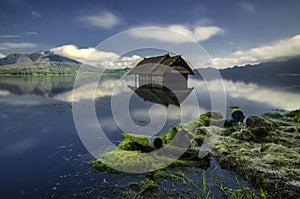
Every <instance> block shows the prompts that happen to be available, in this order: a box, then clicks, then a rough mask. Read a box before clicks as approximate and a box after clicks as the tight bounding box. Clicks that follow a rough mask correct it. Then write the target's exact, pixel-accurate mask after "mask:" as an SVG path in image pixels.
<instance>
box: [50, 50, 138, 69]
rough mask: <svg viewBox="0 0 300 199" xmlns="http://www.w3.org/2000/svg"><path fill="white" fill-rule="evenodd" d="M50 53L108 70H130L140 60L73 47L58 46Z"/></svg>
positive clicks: (134, 56) (136, 57) (133, 57)
mask: <svg viewBox="0 0 300 199" xmlns="http://www.w3.org/2000/svg"><path fill="white" fill-rule="evenodd" d="M51 51H53V52H54V53H55V54H58V55H63V56H66V57H69V58H72V59H75V60H77V61H80V62H82V63H85V64H88V65H91V66H95V67H101V68H108V69H116V68H127V67H130V68H131V67H133V66H134V65H135V64H136V63H137V62H138V61H139V60H140V59H141V57H139V56H137V55H133V56H130V57H120V56H119V55H118V54H116V53H114V52H105V51H99V50H97V49H96V48H78V47H77V46H75V45H64V46H60V47H56V48H52V49H51Z"/></svg>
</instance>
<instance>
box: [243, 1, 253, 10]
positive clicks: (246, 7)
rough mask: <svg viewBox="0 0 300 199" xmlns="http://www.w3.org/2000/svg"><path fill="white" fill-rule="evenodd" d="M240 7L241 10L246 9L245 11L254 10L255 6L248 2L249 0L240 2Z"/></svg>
mask: <svg viewBox="0 0 300 199" xmlns="http://www.w3.org/2000/svg"><path fill="white" fill-rule="evenodd" d="M240 7H241V9H242V10H243V11H246V12H254V11H255V7H254V6H253V5H252V4H250V3H249V2H241V3H240Z"/></svg>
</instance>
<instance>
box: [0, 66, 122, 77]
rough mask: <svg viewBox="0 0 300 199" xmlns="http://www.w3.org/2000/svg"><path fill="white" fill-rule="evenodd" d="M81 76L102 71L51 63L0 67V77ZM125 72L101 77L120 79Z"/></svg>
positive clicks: (106, 71) (120, 70)
mask: <svg viewBox="0 0 300 199" xmlns="http://www.w3.org/2000/svg"><path fill="white" fill-rule="evenodd" d="M79 69H80V72H81V74H88V75H93V74H95V73H96V74H99V73H102V72H103V69H99V68H95V67H92V66H88V65H81V64H74V63H69V62H51V63H46V64H45V65H42V64H40V65H30V66H24V67H22V68H19V67H0V76H45V75H76V74H77V72H78V71H79ZM125 73H126V70H123V69H118V70H105V71H104V72H103V74H102V75H103V76H107V77H121V76H122V75H124V74H125Z"/></svg>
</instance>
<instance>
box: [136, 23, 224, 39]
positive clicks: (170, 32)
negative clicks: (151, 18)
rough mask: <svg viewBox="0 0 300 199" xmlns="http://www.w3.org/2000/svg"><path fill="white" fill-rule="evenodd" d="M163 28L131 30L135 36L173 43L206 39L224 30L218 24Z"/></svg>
mask: <svg viewBox="0 0 300 199" xmlns="http://www.w3.org/2000/svg"><path fill="white" fill-rule="evenodd" d="M166 28H167V30H166V29H165V27H162V28H161V29H158V28H153V29H152V30H151V29H149V28H146V29H144V28H137V29H135V30H133V31H131V32H130V34H131V35H132V36H133V37H137V38H145V39H154V40H159V41H165V42H172V43H186V42H192V41H191V39H194V40H196V41H198V42H199V41H204V40H207V39H209V38H211V37H212V36H216V35H220V34H222V33H223V32H224V30H223V29H222V28H220V27H218V26H201V25H195V26H193V27H187V26H184V25H169V26H167V27H166ZM183 35H184V36H185V37H184V36H183Z"/></svg>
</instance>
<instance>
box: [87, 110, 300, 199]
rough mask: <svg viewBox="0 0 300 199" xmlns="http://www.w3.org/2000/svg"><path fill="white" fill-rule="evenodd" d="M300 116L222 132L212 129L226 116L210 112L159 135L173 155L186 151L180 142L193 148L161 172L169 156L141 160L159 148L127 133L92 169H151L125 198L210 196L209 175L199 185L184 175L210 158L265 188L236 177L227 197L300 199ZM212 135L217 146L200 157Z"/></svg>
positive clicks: (253, 120) (250, 121) (250, 122)
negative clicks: (182, 150)
mask: <svg viewBox="0 0 300 199" xmlns="http://www.w3.org/2000/svg"><path fill="white" fill-rule="evenodd" d="M299 113H300V111H299V110H295V111H290V112H281V113H280V115H278V114H277V113H276V114H274V115H272V114H265V115H264V116H263V117H259V116H250V117H248V118H247V121H246V124H242V125H238V126H235V125H231V126H228V127H224V128H219V127H214V126H208V125H209V124H212V123H214V124H221V123H224V120H223V117H222V115H220V114H217V112H208V113H205V114H203V115H201V116H200V117H199V118H198V119H197V120H195V121H192V122H189V123H187V124H183V125H181V126H177V127H173V128H171V129H170V130H169V132H168V133H167V134H165V135H162V136H160V138H161V139H162V140H163V143H164V147H166V146H168V147H169V148H168V150H169V151H167V152H170V153H172V152H176V150H180V149H181V146H180V143H177V142H178V141H179V140H180V141H183V142H185V141H187V142H189V144H190V148H189V149H187V150H186V151H185V152H184V154H183V155H182V156H181V157H180V158H179V159H178V160H176V161H174V162H173V163H172V164H170V165H169V166H168V167H166V168H160V166H161V165H163V163H164V162H166V161H169V160H170V159H168V157H165V156H164V155H159V156H152V158H144V157H143V156H141V154H145V153H147V152H155V151H156V150H160V149H156V148H155V147H154V146H153V144H152V143H151V142H150V141H149V138H148V137H147V136H142V135H133V134H124V135H123V137H124V140H123V141H122V142H121V143H120V145H119V149H117V150H114V151H111V152H108V153H107V154H106V155H105V156H104V157H102V159H101V160H97V161H94V162H92V163H91V166H92V168H93V170H94V171H102V172H108V173H119V174H123V175H124V174H125V173H124V172H120V171H118V170H114V169H112V168H116V167H118V166H120V167H123V168H124V167H125V168H126V169H132V170H135V171H138V170H139V167H141V165H142V167H143V168H147V169H149V170H150V171H151V170H152V172H150V173H148V174H146V176H144V178H143V179H142V180H141V181H140V182H133V183H130V185H129V189H128V191H126V192H124V194H123V197H125V198H148V197H150V198H157V197H164V198H165V197H170V198H172V197H178V198H184V197H190V198H209V197H210V194H211V193H210V191H209V186H208V184H207V181H206V177H205V175H204V174H203V175H202V178H203V179H202V184H197V183H196V182H194V181H193V180H191V179H190V178H189V177H188V176H186V175H185V171H184V170H185V169H186V168H191V167H195V168H201V169H205V168H208V167H209V163H210V156H214V157H215V158H216V159H217V161H218V162H219V163H220V164H221V166H222V167H223V168H226V169H229V170H233V171H235V172H237V173H239V174H240V175H242V176H243V177H244V178H245V179H247V180H248V181H249V182H251V183H252V184H253V185H255V186H256V187H258V190H260V191H255V190H253V189H251V188H249V187H247V186H241V185H240V183H239V181H238V179H237V180H236V181H237V184H238V187H237V188H229V187H228V186H227V185H225V184H221V185H220V190H222V192H223V194H224V197H225V198H235V199H242V198H246V199H247V198H249V199H250V198H274V197H276V198H297V197H299V196H300V183H299V182H300V178H299V176H300V169H299V168H300V134H299V130H300V124H299V122H298V118H299ZM271 116H272V117H277V119H278V118H280V121H272V120H271V119H270V117H271ZM287 119H288V120H290V121H291V122H287ZM279 122H282V123H283V124H286V125H280V123H279ZM225 124H226V122H225ZM208 132H209V133H210V134H214V133H215V134H216V135H215V136H218V142H217V143H216V144H215V145H214V146H213V149H214V153H213V154H211V153H209V154H208V156H206V157H205V158H203V159H200V158H199V156H198V155H199V151H198V150H195V149H194V147H199V146H201V145H202V143H203V140H204V138H205V137H206V135H207V134H208ZM165 152H166V151H165ZM160 164H161V165H160ZM107 165H108V166H107ZM109 166H111V167H112V168H111V167H109ZM155 168H160V169H158V170H156V169H155ZM126 175H141V174H126ZM172 190H173V191H172ZM174 190H176V191H174Z"/></svg>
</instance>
